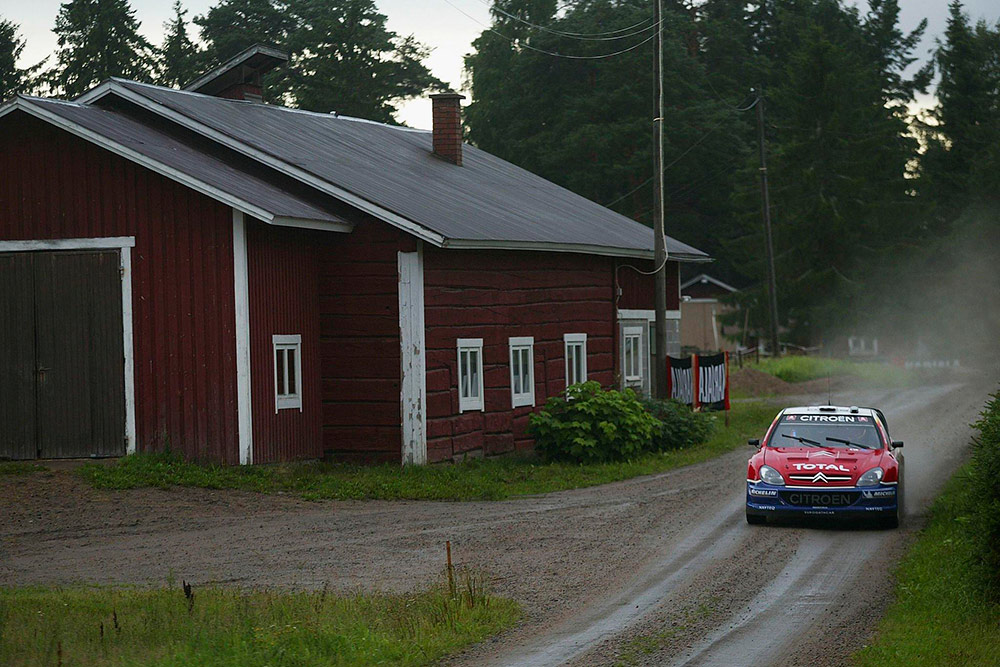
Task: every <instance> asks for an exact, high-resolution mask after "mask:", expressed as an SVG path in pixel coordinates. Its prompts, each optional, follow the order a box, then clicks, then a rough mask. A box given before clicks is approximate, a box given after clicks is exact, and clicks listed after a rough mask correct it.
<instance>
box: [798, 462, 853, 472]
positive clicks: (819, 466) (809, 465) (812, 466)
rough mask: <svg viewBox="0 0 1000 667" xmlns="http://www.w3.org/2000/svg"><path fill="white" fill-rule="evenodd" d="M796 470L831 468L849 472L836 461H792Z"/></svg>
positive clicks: (835, 470) (836, 470)
mask: <svg viewBox="0 0 1000 667" xmlns="http://www.w3.org/2000/svg"><path fill="white" fill-rule="evenodd" d="M792 466H793V467H794V468H795V469H796V470H832V471H834V472H851V471H850V469H849V468H847V467H846V466H843V465H840V464H837V463H793V464H792Z"/></svg>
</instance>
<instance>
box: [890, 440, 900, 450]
mask: <svg viewBox="0 0 1000 667" xmlns="http://www.w3.org/2000/svg"><path fill="white" fill-rule="evenodd" d="M902 446H903V441H902V440H893V441H892V448H893V449H896V448H897V447H902Z"/></svg>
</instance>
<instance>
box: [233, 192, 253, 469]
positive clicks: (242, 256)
mask: <svg viewBox="0 0 1000 667" xmlns="http://www.w3.org/2000/svg"><path fill="white" fill-rule="evenodd" d="M233 292H234V294H235V304H234V306H235V312H236V423H237V433H238V435H239V444H240V463H241V464H242V465H248V464H251V463H253V402H252V401H251V400H250V391H251V385H250V377H251V376H250V277H249V266H248V261H247V234H246V220H245V219H244V217H243V212H242V211H238V210H236V209H235V208H234V209H233Z"/></svg>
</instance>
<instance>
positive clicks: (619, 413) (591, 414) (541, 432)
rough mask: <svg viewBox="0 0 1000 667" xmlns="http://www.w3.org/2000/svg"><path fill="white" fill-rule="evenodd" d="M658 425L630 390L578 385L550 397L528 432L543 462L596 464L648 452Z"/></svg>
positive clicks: (535, 416)
mask: <svg viewBox="0 0 1000 667" xmlns="http://www.w3.org/2000/svg"><path fill="white" fill-rule="evenodd" d="M659 428H660V422H659V420H657V419H656V418H655V417H653V416H652V415H651V414H649V413H648V412H646V410H645V408H643V407H642V403H640V402H639V399H638V398H636V395H635V392H634V391H632V390H631V389H626V390H624V391H615V390H613V389H608V390H605V389H601V385H600V384H598V383H597V382H584V383H583V384H576V385H573V386H571V387H569V388H568V389H567V390H566V394H565V396H553V397H552V398H550V399H549V400H548V401H546V402H545V407H544V408H542V410H541V411H539V412H537V413H535V414H533V415H531V421H530V425H529V427H528V430H529V432H530V433H531V435H532V436H533V437H534V438H535V448H536V449H537V451H538V452H539V453H540V454H541V455H542V456H544V457H545V458H547V459H550V460H561V461H575V462H578V463H595V462H599V461H622V460H625V459H630V458H632V457H635V456H638V455H639V454H641V453H643V452H644V451H647V450H649V448H650V445H651V443H652V440H653V436H654V435H655V434H656V433H657V431H658V429H659Z"/></svg>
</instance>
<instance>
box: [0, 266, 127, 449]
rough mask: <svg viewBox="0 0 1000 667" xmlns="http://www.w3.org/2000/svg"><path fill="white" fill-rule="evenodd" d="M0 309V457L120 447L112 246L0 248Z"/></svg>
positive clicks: (121, 404)
mask: <svg viewBox="0 0 1000 667" xmlns="http://www.w3.org/2000/svg"><path fill="white" fill-rule="evenodd" d="M0 313H3V314H4V317H3V318H0V458H16V459H30V458H36V457H41V458H76V457H88V456H121V455H122V454H124V453H125V388H124V381H123V377H124V373H123V366H124V355H123V351H122V350H123V348H122V304H121V277H120V273H119V256H118V252H116V251H112V252H68V251H66V252H37V253H15V254H2V255H0ZM8 313H9V314H10V317H6V315H7V314H8Z"/></svg>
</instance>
